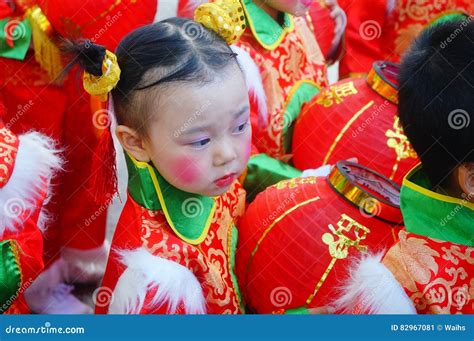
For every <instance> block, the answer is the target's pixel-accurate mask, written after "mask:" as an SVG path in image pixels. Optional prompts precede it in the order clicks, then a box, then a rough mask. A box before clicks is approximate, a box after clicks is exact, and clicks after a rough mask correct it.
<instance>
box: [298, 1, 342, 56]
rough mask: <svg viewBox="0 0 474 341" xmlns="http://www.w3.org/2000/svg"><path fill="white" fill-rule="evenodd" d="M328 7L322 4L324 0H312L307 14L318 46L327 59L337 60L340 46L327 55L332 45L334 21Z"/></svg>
mask: <svg viewBox="0 0 474 341" xmlns="http://www.w3.org/2000/svg"><path fill="white" fill-rule="evenodd" d="M330 14H331V11H330V9H329V8H328V7H327V6H326V5H325V4H324V1H319V0H316V1H313V3H312V4H311V7H310V8H309V11H308V14H307V15H309V16H310V17H311V21H309V22H311V23H312V26H313V27H312V30H313V31H314V35H315V37H316V40H317V41H318V44H319V47H320V48H321V51H322V52H323V54H324V56H325V57H326V59H327V60H328V61H332V60H337V59H338V58H339V54H340V52H341V51H342V50H341V49H340V48H339V49H337V50H336V51H334V52H335V53H332V55H329V52H330V49H331V47H332V41H333V39H334V37H335V35H334V30H335V28H336V21H335V20H334V19H333V18H332V17H331V16H330Z"/></svg>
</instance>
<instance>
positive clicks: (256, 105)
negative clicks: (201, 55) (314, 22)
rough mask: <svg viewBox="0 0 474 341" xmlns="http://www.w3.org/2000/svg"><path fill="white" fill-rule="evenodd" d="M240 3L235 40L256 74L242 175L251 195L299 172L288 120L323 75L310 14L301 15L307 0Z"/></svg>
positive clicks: (316, 88) (292, 119)
mask: <svg viewBox="0 0 474 341" xmlns="http://www.w3.org/2000/svg"><path fill="white" fill-rule="evenodd" d="M241 3H242V6H243V8H244V14H245V19H246V22H247V26H248V29H247V31H246V32H245V33H244V35H243V36H242V38H241V39H240V41H239V42H238V43H237V46H238V47H240V48H241V49H243V50H244V51H246V52H248V54H249V55H250V57H251V58H252V59H253V61H254V62H255V64H256V66H257V69H258V71H259V73H260V76H261V79H260V80H259V81H260V83H261V85H260V87H255V88H260V89H261V91H257V92H256V95H255V100H254V101H252V102H251V107H252V127H253V137H252V143H253V146H254V148H253V151H252V157H251V158H250V161H249V164H248V168H247V174H246V178H245V180H244V187H245V188H246V190H247V192H248V195H249V197H250V199H252V198H253V197H254V196H255V195H256V194H257V193H258V192H260V191H262V190H263V189H265V188H266V187H267V186H269V185H272V184H275V183H277V182H278V181H280V180H283V179H288V178H293V177H297V176H300V175H301V171H300V170H297V169H295V168H293V167H292V166H291V156H292V148H291V140H292V131H293V123H294V122H295V121H296V120H297V118H298V115H299V114H300V112H301V107H302V106H303V104H304V103H305V102H307V101H309V100H310V99H311V98H312V97H313V96H314V95H316V94H317V93H318V92H319V90H320V89H321V88H322V87H324V86H326V85H327V78H326V62H325V59H324V55H323V53H322V52H321V49H320V47H319V45H318V43H317V42H316V39H315V36H314V32H313V31H312V30H311V28H310V24H311V18H310V16H305V14H306V12H307V11H308V9H309V8H310V6H311V4H312V1H311V0H308V1H306V0H294V1H281V0H272V1H260V0H258V1H256V0H255V1H253V0H241ZM255 79H256V81H258V78H255ZM257 113H260V115H258V114H257ZM265 116H268V119H267V120H266V121H263V122H262V119H261V117H265ZM259 118H260V119H259Z"/></svg>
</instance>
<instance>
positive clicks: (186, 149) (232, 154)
mask: <svg viewBox="0 0 474 341" xmlns="http://www.w3.org/2000/svg"><path fill="white" fill-rule="evenodd" d="M249 113H250V110H249V102H248V94H247V88H246V85H245V81H244V78H243V75H242V72H241V71H240V70H239V69H238V68H237V66H231V67H228V70H227V72H226V74H225V75H224V77H222V79H216V80H215V81H213V82H211V83H207V84H203V85H200V84H189V85H182V84H181V85H180V84H177V85H171V86H169V87H168V88H167V89H166V90H165V93H164V94H160V100H159V103H158V105H157V106H156V112H154V113H153V117H154V118H156V119H154V120H153V121H152V123H151V125H150V129H149V140H148V141H147V142H144V149H145V150H146V153H147V154H148V157H149V158H150V160H151V161H152V162H153V164H154V165H155V167H156V168H157V169H158V171H159V172H160V174H161V175H162V176H163V177H164V178H165V179H166V180H167V181H168V182H169V183H171V184H172V185H173V186H175V187H176V188H179V189H181V190H183V191H186V192H191V193H196V194H201V195H206V196H218V195H221V194H222V193H224V192H226V191H227V190H228V189H229V187H230V185H231V184H232V182H233V181H234V180H235V179H236V178H237V177H239V176H240V175H241V174H242V172H243V171H244V170H245V167H246V165H247V161H248V158H249V155H250V141H251V126H250V121H249Z"/></svg>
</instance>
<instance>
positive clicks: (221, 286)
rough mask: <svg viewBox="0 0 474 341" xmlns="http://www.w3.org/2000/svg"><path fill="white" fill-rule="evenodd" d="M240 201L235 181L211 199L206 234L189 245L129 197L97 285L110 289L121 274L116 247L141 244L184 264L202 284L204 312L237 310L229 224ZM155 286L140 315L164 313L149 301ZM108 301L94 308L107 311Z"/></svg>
mask: <svg viewBox="0 0 474 341" xmlns="http://www.w3.org/2000/svg"><path fill="white" fill-rule="evenodd" d="M244 206H245V192H244V190H243V189H242V188H241V186H240V185H239V184H238V182H235V183H234V185H233V186H232V187H231V189H230V190H229V191H228V192H227V193H225V194H223V195H222V196H220V197H219V198H217V199H216V210H215V213H214V216H213V218H212V222H211V226H210V228H209V231H208V234H207V237H206V239H205V240H204V241H203V242H202V243H201V244H199V245H191V244H188V243H187V242H185V241H183V240H181V239H180V238H179V237H178V236H177V235H176V234H175V233H174V232H173V230H172V229H171V227H170V226H169V225H168V223H167V221H166V218H165V216H164V214H163V212H162V211H149V210H147V209H145V208H142V207H140V206H139V205H138V204H137V203H135V202H134V201H133V199H131V197H130V196H129V197H128V200H127V202H126V204H125V207H124V209H123V211H122V215H121V217H120V220H119V222H118V224H117V229H116V231H115V233H114V237H113V240H112V251H111V253H110V257H109V260H108V263H107V268H106V272H105V275H104V279H103V281H102V287H104V288H107V291H109V290H111V291H113V290H114V289H115V286H116V284H117V281H118V280H119V277H120V275H121V274H122V273H123V272H124V271H125V267H124V266H123V265H122V264H121V263H120V261H119V258H118V254H117V250H134V249H136V248H139V247H144V248H145V249H147V250H148V251H149V252H150V253H151V254H153V255H154V256H156V257H161V258H164V259H167V260H170V261H174V262H176V263H178V264H180V265H182V266H184V267H186V268H188V269H189V270H190V271H191V272H192V273H193V274H194V275H195V276H196V278H197V280H198V281H199V282H200V283H201V286H202V288H203V294H204V297H205V299H206V309H207V313H209V314H237V313H240V307H239V299H238V296H237V293H236V291H235V288H234V284H233V282H232V278H231V272H230V271H231V269H230V263H229V261H230V254H229V250H230V238H231V233H232V232H231V229H232V226H233V225H234V224H236V223H237V220H238V218H239V217H240V216H241V215H242V213H243V210H244V208H245V207H244ZM163 276H166V274H163ZM157 290H159V288H158V289H157ZM155 291H156V290H149V291H148V292H147V296H146V300H145V304H144V307H143V309H142V310H141V312H140V313H141V314H164V313H166V312H167V311H168V306H167V305H166V304H165V305H163V306H161V307H158V308H154V307H151V306H150V301H151V298H152V297H153V296H154V293H155ZM130 295H131V296H133V295H134V293H133V292H130ZM107 303H110V302H107ZM183 304H185V302H183ZM108 306H109V305H108V304H97V305H96V313H98V314H105V313H107V312H108ZM184 311H185V310H184V306H183V305H181V306H180V308H179V310H178V313H184Z"/></svg>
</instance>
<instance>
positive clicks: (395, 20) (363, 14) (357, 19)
mask: <svg viewBox="0 0 474 341" xmlns="http://www.w3.org/2000/svg"><path fill="white" fill-rule="evenodd" d="M387 2H388V1H387V0H357V1H353V0H339V3H340V5H341V7H342V8H343V9H344V10H345V12H346V14H347V21H348V23H347V30H346V40H345V47H346V53H345V55H344V57H343V59H342V60H341V63H340V69H339V74H340V76H341V78H343V77H350V76H351V75H354V74H360V73H367V72H368V71H369V70H370V68H371V65H372V62H374V61H375V60H388V61H392V62H399V61H400V58H401V56H402V55H403V53H404V52H405V51H406V50H407V48H408V47H409V46H410V44H411V43H412V41H413V39H414V38H415V37H416V36H417V35H418V34H419V33H420V32H421V31H422V30H423V29H425V28H426V27H427V26H428V25H429V24H430V23H431V22H433V21H434V20H436V19H438V18H440V17H441V16H442V15H443V14H446V13H452V12H457V11H459V12H465V13H470V14H473V13H474V3H473V2H472V1H471V0H453V1H442V2H439V3H436V5H433V2H432V1H428V0H422V1H411V0H395V9H394V10H393V11H392V12H391V13H388V11H387V10H388V6H387Z"/></svg>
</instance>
